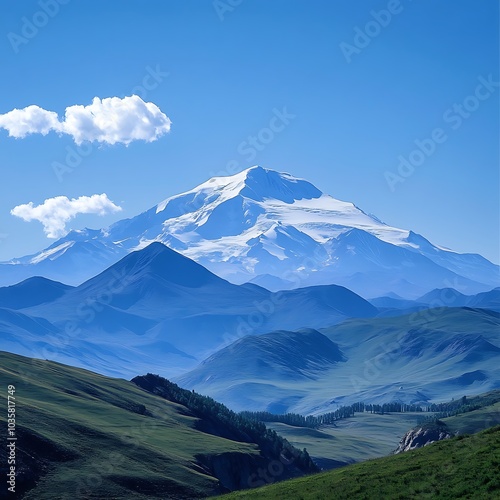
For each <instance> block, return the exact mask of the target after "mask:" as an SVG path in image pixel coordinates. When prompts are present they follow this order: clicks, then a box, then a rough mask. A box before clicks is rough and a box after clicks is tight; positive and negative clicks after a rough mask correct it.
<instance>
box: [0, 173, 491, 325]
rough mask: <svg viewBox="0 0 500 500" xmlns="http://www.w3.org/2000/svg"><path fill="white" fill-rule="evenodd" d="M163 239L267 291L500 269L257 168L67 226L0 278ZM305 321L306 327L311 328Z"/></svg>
mask: <svg viewBox="0 0 500 500" xmlns="http://www.w3.org/2000/svg"><path fill="white" fill-rule="evenodd" d="M152 242H161V243H164V244H165V245H167V246H168V247H170V248H171V249H173V250H176V251H177V252H179V253H181V254H183V255H184V256H186V257H189V258H190V259H192V260H194V261H195V262H197V263H199V264H201V265H202V266H204V267H205V268H207V269H208V270H210V271H212V272H213V273H214V274H216V275H218V276H220V277H222V278H224V279H226V280H228V281H230V282H232V283H235V284H242V283H245V282H252V283H254V284H257V285H260V286H263V287H265V288H268V289H270V290H272V291H278V290H283V289H293V288H303V287H306V286H312V285H330V284H336V285H342V286H345V287H347V288H349V289H350V290H353V291H354V292H356V293H358V294H360V295H361V296H363V297H365V298H371V297H380V296H384V295H389V294H396V295H398V296H400V297H402V298H410V299H416V298H418V297H420V296H422V295H424V294H425V293H427V292H430V291H431V290H433V289H437V288H438V289H442V288H446V287H452V288H454V289H457V290H459V291H460V292H462V293H464V294H469V295H470V294H476V293H479V292H485V291H488V290H490V289H491V288H494V287H496V286H499V285H500V268H499V266H497V265H495V264H493V263H491V262H489V261H488V260H487V259H485V258H483V257H482V256H480V255H477V254H460V253H457V252H454V251H452V250H449V249H445V248H442V247H439V246H437V245H434V244H432V243H430V242H429V241H428V240H427V239H426V238H425V237H423V236H421V235H419V234H416V233H415V232H413V231H411V230H403V229H398V228H395V227H392V226H390V225H388V224H385V223H383V222H382V221H380V220H379V219H378V218H377V217H375V216H373V215H369V214H366V213H365V212H363V211H362V210H361V209H359V208H358V207H357V206H356V205H354V204H352V203H348V202H343V201H339V200H337V199H335V198H333V197H331V196H329V195H328V194H325V193H323V192H322V191H320V190H319V189H318V188H317V187H315V186H314V185H312V184H311V183H309V182H308V181H306V180H304V179H299V178H296V177H293V176H292V175H290V174H286V173H279V172H276V171H273V170H268V169H264V168H262V167H259V166H256V167H252V168H249V169H247V170H244V171H242V172H240V173H238V174H236V175H233V176H228V177H214V178H212V179H210V180H208V181H207V182H204V183H203V184H200V185H199V186H197V187H196V188H194V189H192V190H190V191H187V192H185V193H182V194H179V195H176V196H172V197H170V198H167V199H166V200H164V201H162V202H161V203H158V204H157V205H155V206H153V207H152V208H150V209H149V210H147V211H145V212H143V213H141V214H139V215H137V216H135V217H132V218H130V219H124V220H121V221H118V222H116V223H114V224H112V225H111V226H109V227H107V228H105V229H100V230H95V229H84V230H74V231H70V232H69V233H68V234H67V235H66V236H64V237H63V238H61V239H59V240H58V241H56V242H55V243H53V244H52V245H51V246H49V247H48V248H46V249H45V250H43V251H41V252H38V253H36V254H34V255H29V256H25V257H21V258H18V259H12V260H11V261H9V262H3V263H0V285H12V284H15V283H18V282H20V281H22V280H24V279H26V278H30V277H33V276H43V277H46V278H49V279H52V280H56V281H61V282H63V283H66V284H68V285H80V284H81V283H83V282H84V281H86V280H88V279H90V278H92V277H93V276H95V275H96V274H98V273H100V272H102V271H103V270H104V269H106V268H107V267H109V266H111V265H112V264H115V263H116V262H118V260H120V259H121V258H123V257H124V256H125V255H127V254H128V253H130V252H132V251H135V250H139V249H141V248H144V247H146V246H147V245H149V244H150V243H152ZM308 326H310V325H308Z"/></svg>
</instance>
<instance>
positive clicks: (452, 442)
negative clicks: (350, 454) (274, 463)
mask: <svg viewBox="0 0 500 500" xmlns="http://www.w3.org/2000/svg"><path fill="white" fill-rule="evenodd" d="M499 471H500V427H495V428H492V429H489V430H487V431H483V432H481V433H479V434H475V435H473V436H466V437H463V436H462V437H457V438H452V439H449V440H445V441H440V442H438V443H433V444H431V445H429V446H426V447H425V448H421V449H419V450H414V451H410V452H407V453H402V454H399V455H395V456H390V457H385V458H379V459H376V460H370V461H367V462H363V463H360V464H354V465H350V466H348V467H344V468H341V469H336V470H333V471H329V472H324V473H321V474H317V475H314V476H307V477H303V478H299V479H294V480H291V481H285V482H283V483H279V484H275V485H270V486H266V487H264V488H259V489H256V490H250V491H241V492H235V493H232V494H230V495H227V496H224V497H223V498H224V499H227V500H231V499H239V498H242V499H243V498H244V499H253V498H255V499H258V500H265V499H272V500H279V499H283V500H285V499H286V500H288V499H290V498H293V499H294V500H312V499H318V500H319V499H325V500H326V499H328V500H332V499H350V498H353V499H356V500H358V499H370V500H371V499H373V498H383V499H384V500H385V499H389V500H390V499H398V498H399V499H402V498H433V499H434V498H437V499H456V498H498V497H499V496H500V472H499Z"/></svg>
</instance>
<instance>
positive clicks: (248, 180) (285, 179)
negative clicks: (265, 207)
mask: <svg viewBox="0 0 500 500" xmlns="http://www.w3.org/2000/svg"><path fill="white" fill-rule="evenodd" d="M242 174H244V176H245V177H244V182H243V183H244V187H243V188H242V189H241V191H240V194H241V195H242V196H245V197H247V198H250V199H253V200H255V201H264V200H265V199H269V198H273V199H276V200H280V201H283V202H285V203H293V202H294V201H296V200H302V199H308V200H310V199H313V198H319V197H320V196H321V195H322V194H323V193H322V192H321V191H320V190H319V189H318V188H316V187H315V186H314V185H313V184H311V183H310V182H308V181H306V180H304V179H299V178H298V177H294V176H293V175H290V174H288V173H285V172H277V171H276V170H269V169H266V168H262V167H260V166H258V165H257V166H254V167H251V168H249V169H247V170H244V171H243V172H242Z"/></svg>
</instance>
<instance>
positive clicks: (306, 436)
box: [266, 412, 422, 469]
mask: <svg viewBox="0 0 500 500" xmlns="http://www.w3.org/2000/svg"><path fill="white" fill-rule="evenodd" d="M421 417H422V413H421V412H420V413H410V412H408V413H391V414H385V415H378V414H372V413H356V414H355V416H354V417H351V418H346V419H342V420H339V421H338V422H337V423H336V425H335V426H325V427H322V428H320V429H309V428H305V427H293V426H290V425H286V424H282V423H278V422H266V425H267V427H269V428H271V429H273V430H275V431H276V432H277V433H278V434H280V435H281V436H283V437H285V438H286V439H288V441H290V443H292V444H293V445H294V446H296V447H297V448H300V449H302V448H307V451H308V452H309V454H310V455H311V457H312V458H313V459H314V461H315V463H316V464H317V465H319V466H320V467H321V468H322V469H333V468H335V467H340V466H343V465H347V464H351V463H354V462H360V461H363V460H368V459H371V458H378V457H383V456H386V455H389V454H390V453H391V452H392V451H394V450H395V449H396V448H397V445H398V443H399V440H400V439H401V437H402V436H403V435H404V434H405V432H406V431H408V429H410V428H412V427H414V426H415V425H416V424H417V420H418V418H421Z"/></svg>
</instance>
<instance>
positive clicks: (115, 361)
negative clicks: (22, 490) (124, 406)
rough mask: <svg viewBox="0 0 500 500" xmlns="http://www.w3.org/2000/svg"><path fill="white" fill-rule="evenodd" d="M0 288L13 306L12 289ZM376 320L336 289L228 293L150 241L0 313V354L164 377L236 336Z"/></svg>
mask: <svg viewBox="0 0 500 500" xmlns="http://www.w3.org/2000/svg"><path fill="white" fill-rule="evenodd" d="M1 290H3V291H5V297H4V300H12V301H13V300H14V299H16V300H17V291H16V290H17V288H16V287H10V288H5V289H1ZM1 290H0V291H1ZM7 292H12V293H13V296H12V297H11V296H9V294H8V293H7ZM377 313H378V310H377V309H376V308H375V307H373V306H372V305H371V304H369V303H368V302H367V301H366V300H364V299H362V298H361V297H359V296H358V295H356V294H355V293H353V292H351V291H349V290H347V289H345V288H343V287H339V286H336V285H328V286H319V287H308V288H303V289H296V290H290V291H285V292H282V293H272V292H270V291H268V290H266V289H264V288H261V287H258V286H256V285H248V284H247V285H234V284H231V283H229V282H228V281H226V280H224V279H222V278H219V277H218V276H216V275H214V274H213V273H211V272H210V271H208V270H206V269H205V268H203V267H202V266H200V265H199V264H197V263H195V262H193V261H191V260H190V259H188V258H187V257H184V256H182V255H180V254H178V253H177V252H175V251H174V250H171V249H169V248H168V247H166V246H165V245H163V244H161V243H158V242H155V243H152V244H150V245H149V246H148V247H145V248H143V249H142V250H138V251H135V252H131V253H130V254H128V255H127V256H125V257H124V258H123V259H122V260H120V261H119V262H117V263H116V264H114V265H113V266H111V267H110V268H109V269H107V270H105V271H103V272H102V273H101V274H99V275H98V276H96V277H94V278H92V279H90V280H88V281H86V282H85V283H83V284H82V285H80V286H78V287H74V288H70V289H67V290H66V291H65V292H64V294H63V295H61V296H58V297H56V298H55V300H53V301H51V302H44V303H41V304H37V305H33V306H31V307H25V308H23V309H20V310H18V311H16V312H14V311H11V310H8V309H3V310H2V309H1V308H0V326H2V327H3V332H4V335H3V336H2V337H0V348H3V349H7V350H9V351H11V352H16V353H18V354H23V355H29V356H33V357H40V358H43V359H46V358H48V359H53V360H54V359H55V360H57V361H60V362H64V363H68V364H74V365H76V366H80V367H82V368H87V369H92V370H95V371H98V372H99V373H104V374H107V375H112V376H133V375H135V374H137V373H141V372H142V373H144V372H148V371H152V370H153V371H155V372H157V373H160V374H161V375H163V376H169V377H171V376H173V375H178V374H179V373H182V372H184V371H187V370H188V369H191V368H194V367H195V366H196V364H197V363H198V362H200V361H202V360H203V359H205V358H206V357H207V356H208V355H210V354H212V353H213V352H215V351H216V350H218V349H220V348H221V347H224V346H225V345H227V344H229V343H230V342H233V341H234V340H236V339H238V338H241V337H243V336H244V335H256V334H261V333H266V332H269V331H272V330H276V329H278V328H283V329H298V328H302V327H313V328H322V327H326V326H330V325H333V324H336V323H339V322H341V321H343V320H345V319H346V318H351V317H353V316H356V317H373V316H375V315H376V314H377ZM24 325H27V326H24Z"/></svg>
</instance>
